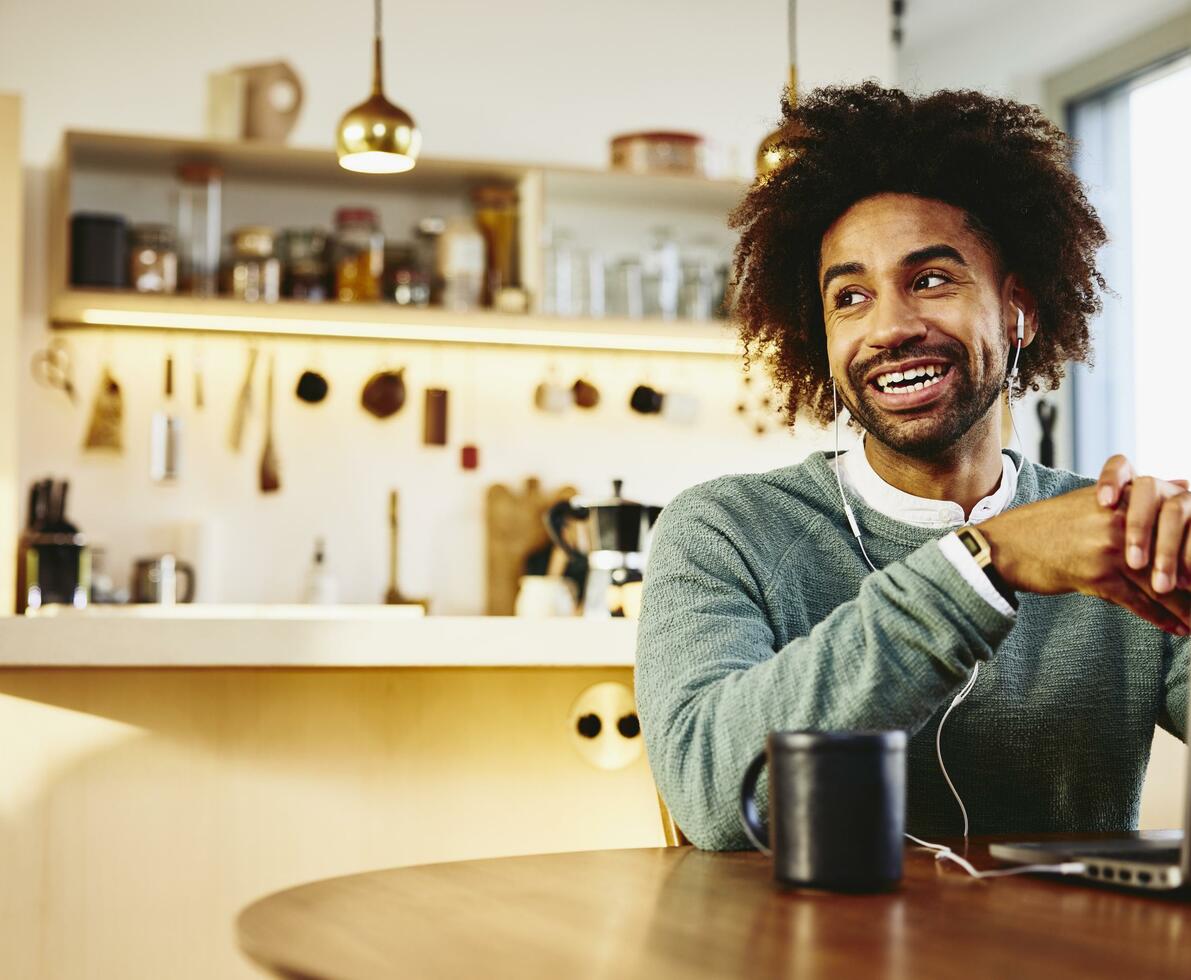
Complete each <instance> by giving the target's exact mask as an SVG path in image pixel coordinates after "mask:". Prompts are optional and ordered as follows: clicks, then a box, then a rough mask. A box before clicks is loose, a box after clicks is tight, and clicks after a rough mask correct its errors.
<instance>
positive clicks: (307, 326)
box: [79, 308, 735, 354]
mask: <svg viewBox="0 0 1191 980" xmlns="http://www.w3.org/2000/svg"><path fill="white" fill-rule="evenodd" d="M79 320H80V321H81V322H82V323H83V324H85V325H88V326H102V327H133V328H147V329H153V330H196V331H204V332H207V333H258V334H293V335H300V336H324V337H341V338H350V339H356V340H416V341H426V342H430V343H434V342H446V343H458V344H494V345H505V346H516V347H564V348H578V349H593V348H594V349H598V350H637V351H655V352H659V353H676V354H732V353H734V351H735V345H734V344H733V342H732V341H730V340H727V339H724V340H720V339H716V338H706V339H699V338H694V337H681V336H666V335H664V334H631V333H624V334H612V333H586V332H584V333H578V332H568V331H562V330H517V329H513V328H509V327H460V326H450V325H447V324H417V323H402V324H394V323H386V322H377V321H368V320H360V321H350V322H348V321H328V320H317V321H311V320H302V319H298V318H295V319H287V318H283V317H261V316H252V317H237V316H227V315H213V316H207V315H199V314H195V313H142V312H137V311H135V310H106V309H91V308H87V309H84V310H83V311H82V312H81V313H80V314H79Z"/></svg>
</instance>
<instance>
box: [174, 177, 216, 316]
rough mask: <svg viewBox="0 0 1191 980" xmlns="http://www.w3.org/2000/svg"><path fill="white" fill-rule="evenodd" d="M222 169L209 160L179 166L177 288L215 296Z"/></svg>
mask: <svg viewBox="0 0 1191 980" xmlns="http://www.w3.org/2000/svg"><path fill="white" fill-rule="evenodd" d="M222 186H223V171H222V170H220V169H219V167H217V166H215V165H214V164H210V163H184V164H182V166H180V167H179V168H178V187H177V192H176V196H177V205H178V207H177V210H178V291H179V292H182V293H189V294H191V295H193V296H214V295H215V293H216V291H217V285H218V283H217V278H218V275H219V243H220V221H221V215H220V205H221V197H222Z"/></svg>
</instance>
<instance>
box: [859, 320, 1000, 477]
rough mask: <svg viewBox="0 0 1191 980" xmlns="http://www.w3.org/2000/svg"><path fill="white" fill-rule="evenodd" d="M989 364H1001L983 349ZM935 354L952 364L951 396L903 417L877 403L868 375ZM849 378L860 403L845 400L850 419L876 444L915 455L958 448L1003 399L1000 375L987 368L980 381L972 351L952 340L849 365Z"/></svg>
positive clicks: (928, 456) (932, 455)
mask: <svg viewBox="0 0 1191 980" xmlns="http://www.w3.org/2000/svg"><path fill="white" fill-rule="evenodd" d="M981 353H982V354H983V355H984V357H983V358H981V360H983V362H984V363H985V364H988V365H992V364H997V363H1000V360H1003V358H1002V359H998V358H997V357H996V356H995V355H994V354H993V353H992V351H990V350H988V348H987V347H985V348H984V349H983V350H982V352H981ZM917 357H924V358H926V357H934V358H939V359H940V360H944V361H946V362H947V363H948V364H950V365H951V368H950V373H952V374H954V375H955V377H954V378H953V379H952V383H951V386H950V387H951V390H950V393H949V396H948V400H947V401H945V402H937V403H935V404H933V405H931V406H929V408H928V409H927V410H926V411H925V412H924V414H923V415H922V416H920V417H918V418H905V417H899V416H897V415H895V414H893V413H890V412H888V411H886V410H885V409H883V408H882V407H881V406H879V405H878V404H877V403H876V401H875V399H874V398H873V397H872V392H871V389H870V386H869V385H868V383H867V382H866V381H865V379H866V378H867V377H868V376H869V375H870V374H871V373H872V371H873V370H874V369H876V368H879V367H881V366H882V364H883V363H888V364H892V363H894V362H896V361H905V360H907V359H909V358H917ZM848 380H849V381H850V382H851V385H852V390H853V392H856V393H857V398H856V400H855V401H856V403H855V404H852V401H853V400H852V399H850V398H844V399H843V402H844V404H845V405H846V406H847V408H848V411H849V412H850V413H851V415H852V417H853V418H854V419H855V420H856V421H857V422H859V423H860V424H861V426H862V427H863V428H864V430H865V431H866V432H867V433H868V434H869V435H871V436H872V437H873V438H874V439H876V440H877V441H878V442H881V443H883V444H884V445H886V446H888V447H889V448H890V449H892V450H893V451H894V452H896V453H899V454H901V455H903V456H908V457H911V458H913V459H936V458H938V457H939V456H942V455H943V454H944V453H946V452H947V451H948V450H949V449H951V448H952V447H953V446H955V444H956V443H958V442H959V441H960V440H961V439H962V438H963V437H964V436H965V435H967V433H968V432H969V431H970V430H971V428H972V427H973V426H974V425H975V424H976V423H977V422H979V421H980V420H981V419H983V418H984V417H985V416H986V415H987V414H988V411H989V409H991V408H992V407H993V405H995V404H996V402H997V400H998V399H999V398H1000V397H1001V391H1002V379H1001V378H999V377H997V376H996V374H995V373H993V372H983V376H982V377H981V378H980V379H979V380H977V379H975V378H973V376H972V370H971V367H970V365H969V356H968V350H967V348H965V347H964V346H963V345H962V344H960V343H959V342H958V341H956V342H955V343H954V344H932V345H930V346H927V345H913V346H906V347H900V348H898V349H897V350H896V351H892V352H890V355H889V356H878V357H875V358H872V359H871V360H869V361H868V362H867V363H864V364H853V365H851V366H850V367H849V368H848Z"/></svg>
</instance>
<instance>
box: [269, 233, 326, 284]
mask: <svg viewBox="0 0 1191 980" xmlns="http://www.w3.org/2000/svg"><path fill="white" fill-rule="evenodd" d="M281 255H282V259H283V260H284V263H285V269H284V273H283V275H282V284H281V292H282V295H284V296H287V297H289V298H290V299H305V300H324V299H326V298H327V294H328V291H329V290H328V278H329V277H328V269H327V234H326V232H324V231H323V230H322V229H321V228H290V229H288V230H287V231H285V232H284V233H283V234H282V236H281Z"/></svg>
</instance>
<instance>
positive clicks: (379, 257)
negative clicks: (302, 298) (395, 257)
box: [333, 208, 385, 303]
mask: <svg viewBox="0 0 1191 980" xmlns="http://www.w3.org/2000/svg"><path fill="white" fill-rule="evenodd" d="M333 261H334V266H335V298H336V299H338V300H339V301H340V302H343V303H372V302H376V301H377V300H378V299H380V287H381V278H382V276H383V275H384V269H385V236H384V235H382V234H381V231H380V221H379V220H378V219H377V216H376V212H375V211H373V210H372V209H371V208H340V209H339V210H338V211H336V212H335V252H334V260H333Z"/></svg>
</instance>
